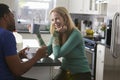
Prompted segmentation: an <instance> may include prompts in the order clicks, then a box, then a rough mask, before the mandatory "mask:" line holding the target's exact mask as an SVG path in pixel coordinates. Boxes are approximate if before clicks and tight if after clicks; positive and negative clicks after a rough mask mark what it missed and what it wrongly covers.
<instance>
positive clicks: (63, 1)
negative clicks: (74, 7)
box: [55, 0, 69, 9]
mask: <svg viewBox="0 0 120 80" xmlns="http://www.w3.org/2000/svg"><path fill="white" fill-rule="evenodd" d="M68 2H69V0H56V2H55V6H62V7H65V8H66V9H68Z"/></svg>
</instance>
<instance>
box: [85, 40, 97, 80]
mask: <svg viewBox="0 0 120 80" xmlns="http://www.w3.org/2000/svg"><path fill="white" fill-rule="evenodd" d="M84 41H85V51H86V56H87V58H88V62H89V65H90V68H91V75H92V80H95V70H96V45H97V43H96V41H94V40H91V39H87V38H84Z"/></svg>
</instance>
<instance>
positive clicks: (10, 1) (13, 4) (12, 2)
mask: <svg viewBox="0 0 120 80" xmlns="http://www.w3.org/2000/svg"><path fill="white" fill-rule="evenodd" d="M0 3H4V4H7V5H8V6H9V7H10V9H11V10H12V11H16V5H17V4H16V3H17V0H0Z"/></svg>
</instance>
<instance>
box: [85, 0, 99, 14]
mask: <svg viewBox="0 0 120 80" xmlns="http://www.w3.org/2000/svg"><path fill="white" fill-rule="evenodd" d="M84 2H85V3H84V13H87V14H99V4H97V3H96V1H95V0H84Z"/></svg>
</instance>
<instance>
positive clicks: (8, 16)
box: [0, 4, 15, 31]
mask: <svg viewBox="0 0 120 80" xmlns="http://www.w3.org/2000/svg"><path fill="white" fill-rule="evenodd" d="M1 26H2V27H4V28H5V29H8V30H10V31H13V30H15V20H14V15H13V13H12V12H11V11H10V9H9V7H8V6H7V5H6V4H0V27H1Z"/></svg>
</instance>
